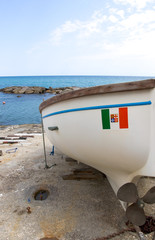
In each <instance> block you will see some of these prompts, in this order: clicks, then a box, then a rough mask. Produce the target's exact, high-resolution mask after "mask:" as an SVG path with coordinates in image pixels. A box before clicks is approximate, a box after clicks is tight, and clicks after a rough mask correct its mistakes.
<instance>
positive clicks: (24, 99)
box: [0, 76, 152, 125]
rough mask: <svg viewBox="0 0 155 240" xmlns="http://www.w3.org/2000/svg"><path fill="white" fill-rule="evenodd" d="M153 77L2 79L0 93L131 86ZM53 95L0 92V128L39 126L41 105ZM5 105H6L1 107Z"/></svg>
mask: <svg viewBox="0 0 155 240" xmlns="http://www.w3.org/2000/svg"><path fill="white" fill-rule="evenodd" d="M148 78H152V77H149V76H148V77H142V76H140V77H137V76H136V77H133V76H132V77H130V76H128V77H127V76H29V77H0V89H1V88H4V87H7V86H41V87H50V86H51V87H53V88H56V87H67V86H78V87H90V86H97V85H104V84H109V83H120V82H131V81H138V80H144V79H148ZM51 96H52V95H51V94H30V95H29V94H27V95H25V94H21V97H17V94H5V93H2V92H0V125H12V124H13V125H14V124H28V123H40V122H41V117H40V113H39V105H40V103H41V102H42V101H43V98H44V99H47V98H49V97H51ZM3 101H5V102H6V104H2V102H3Z"/></svg>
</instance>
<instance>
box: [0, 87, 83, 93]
mask: <svg viewBox="0 0 155 240" xmlns="http://www.w3.org/2000/svg"><path fill="white" fill-rule="evenodd" d="M77 89H79V88H78V87H60V88H52V87H49V88H45V87H37V86H32V87H28V86H24V87H22V86H12V87H6V88H2V89H0V91H1V92H4V93H15V94H42V93H46V92H47V93H52V94H61V93H65V92H68V91H73V90H77Z"/></svg>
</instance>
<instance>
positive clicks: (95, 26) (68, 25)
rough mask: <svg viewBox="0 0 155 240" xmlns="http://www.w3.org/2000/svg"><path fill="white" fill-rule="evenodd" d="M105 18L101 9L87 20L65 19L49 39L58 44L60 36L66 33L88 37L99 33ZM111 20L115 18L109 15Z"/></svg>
mask: <svg viewBox="0 0 155 240" xmlns="http://www.w3.org/2000/svg"><path fill="white" fill-rule="evenodd" d="M106 20H107V16H106V15H104V14H102V11H95V12H94V14H93V15H92V17H91V19H90V20H88V21H79V20H75V21H73V22H71V21H66V22H65V23H64V24H62V25H61V26H60V27H58V28H57V29H56V30H54V31H53V32H52V34H51V41H52V42H53V43H54V44H56V45H59V44H60V42H61V39H62V37H63V36H64V35H65V34H67V33H75V32H76V33H77V36H78V37H80V38H81V37H82V36H83V37H88V36H90V35H92V34H93V33H99V32H100V31H101V26H102V24H103V22H105V21H106ZM110 20H111V21H113V22H115V21H116V18H115V17H114V16H111V18H110Z"/></svg>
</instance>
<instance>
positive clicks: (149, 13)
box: [0, 0, 155, 76]
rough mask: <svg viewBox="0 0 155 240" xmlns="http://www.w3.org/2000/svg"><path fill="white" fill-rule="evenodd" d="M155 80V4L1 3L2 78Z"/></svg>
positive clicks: (89, 0) (153, 0) (100, 0)
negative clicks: (80, 76)
mask: <svg viewBox="0 0 155 240" xmlns="http://www.w3.org/2000/svg"><path fill="white" fill-rule="evenodd" d="M30 75H118V76H155V0H107V1H106V0H0V76H30Z"/></svg>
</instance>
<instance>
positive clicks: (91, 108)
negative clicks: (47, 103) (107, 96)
mask: <svg viewBox="0 0 155 240" xmlns="http://www.w3.org/2000/svg"><path fill="white" fill-rule="evenodd" d="M151 104H152V102H151V101H146V102H135V103H120V104H112V105H101V106H92V107H83V108H73V109H67V110H62V111H58V112H53V113H50V114H47V115H45V116H43V118H47V117H50V116H54V115H58V114H63V113H69V112H78V111H88V110H96V109H104V108H118V107H133V106H143V105H151Z"/></svg>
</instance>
